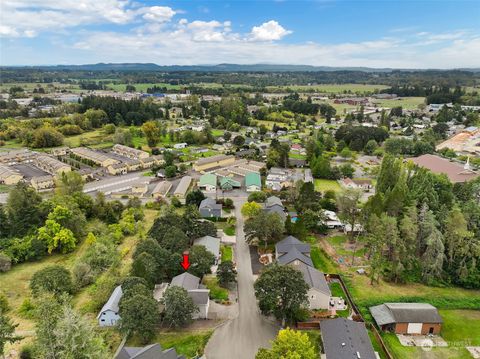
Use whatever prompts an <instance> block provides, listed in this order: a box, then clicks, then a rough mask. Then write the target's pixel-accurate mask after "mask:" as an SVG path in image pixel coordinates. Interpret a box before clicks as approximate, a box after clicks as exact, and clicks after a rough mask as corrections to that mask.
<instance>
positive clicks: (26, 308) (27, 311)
mask: <svg viewBox="0 0 480 359" xmlns="http://www.w3.org/2000/svg"><path fill="white" fill-rule="evenodd" d="M18 313H19V314H20V316H21V317H22V318H25V319H32V318H33V317H34V316H35V306H34V305H33V303H32V301H31V299H30V298H25V299H24V300H23V302H22V304H21V305H20V308H18Z"/></svg>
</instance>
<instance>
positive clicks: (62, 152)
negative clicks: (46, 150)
mask: <svg viewBox="0 0 480 359" xmlns="http://www.w3.org/2000/svg"><path fill="white" fill-rule="evenodd" d="M68 152H70V148H68V147H66V146H62V147H55V148H52V149H51V150H50V153H51V154H52V155H53V156H66V155H67V153H68Z"/></svg>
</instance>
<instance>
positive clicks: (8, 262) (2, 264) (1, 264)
mask: <svg viewBox="0 0 480 359" xmlns="http://www.w3.org/2000/svg"><path fill="white" fill-rule="evenodd" d="M10 268H12V259H11V258H10V257H9V256H7V255H6V254H4V253H0V272H8V271H9V270H10Z"/></svg>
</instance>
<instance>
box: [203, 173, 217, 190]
mask: <svg viewBox="0 0 480 359" xmlns="http://www.w3.org/2000/svg"><path fill="white" fill-rule="evenodd" d="M198 187H200V188H201V189H203V190H205V191H206V192H215V191H216V190H217V175H214V174H213V173H205V174H204V175H202V176H200V180H199V182H198Z"/></svg>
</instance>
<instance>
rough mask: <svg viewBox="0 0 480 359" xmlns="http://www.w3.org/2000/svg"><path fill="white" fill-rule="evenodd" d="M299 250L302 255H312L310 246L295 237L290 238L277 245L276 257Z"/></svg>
mask: <svg viewBox="0 0 480 359" xmlns="http://www.w3.org/2000/svg"><path fill="white" fill-rule="evenodd" d="M293 248H297V249H298V250H299V251H300V252H301V253H304V254H306V255H308V256H309V255H310V244H308V243H304V242H302V241H300V240H298V239H297V238H295V237H294V236H288V237H285V238H284V239H282V240H281V241H280V242H278V243H277V244H276V245H275V255H276V256H277V258H278V257H280V256H281V255H283V254H285V253H287V252H290V250H291V249H293Z"/></svg>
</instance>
